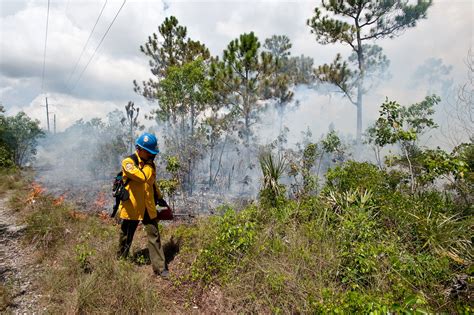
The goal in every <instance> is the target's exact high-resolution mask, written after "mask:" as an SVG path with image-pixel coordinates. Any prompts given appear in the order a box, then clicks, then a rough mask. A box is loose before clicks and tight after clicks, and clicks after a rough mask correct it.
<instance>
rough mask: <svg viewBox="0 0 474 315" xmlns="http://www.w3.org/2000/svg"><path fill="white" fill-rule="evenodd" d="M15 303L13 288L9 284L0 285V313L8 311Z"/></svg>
mask: <svg viewBox="0 0 474 315" xmlns="http://www.w3.org/2000/svg"><path fill="white" fill-rule="evenodd" d="M12 302H13V288H12V286H11V285H9V284H8V283H1V284H0V312H4V311H6V309H7V307H8V306H10V305H11V304H12Z"/></svg>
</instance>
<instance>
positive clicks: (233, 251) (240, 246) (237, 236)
mask: <svg viewBox="0 0 474 315" xmlns="http://www.w3.org/2000/svg"><path fill="white" fill-rule="evenodd" d="M255 211H256V209H255V208H252V207H250V208H247V209H245V210H244V211H242V212H241V213H236V212H235V211H234V210H233V209H231V208H228V209H227V210H226V211H225V213H224V215H223V216H222V217H219V218H218V219H217V220H216V222H215V224H216V226H215V232H214V233H212V235H213V238H212V239H211V240H210V242H209V243H207V244H205V245H204V247H203V248H202V249H201V251H200V253H199V255H198V256H197V259H196V261H195V262H194V263H193V266H192V277H193V279H195V280H197V279H200V280H203V281H204V282H209V281H211V279H213V278H215V276H216V275H218V274H220V275H221V276H222V275H223V274H225V273H226V272H227V271H229V270H232V269H233V268H234V267H235V266H236V264H237V262H238V261H239V259H240V258H241V257H242V256H243V255H245V253H246V251H247V250H248V249H249V248H250V246H251V245H252V244H253V241H254V240H255V235H256V228H257V224H256V222H255Z"/></svg>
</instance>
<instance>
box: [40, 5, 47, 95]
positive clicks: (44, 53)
mask: <svg viewBox="0 0 474 315" xmlns="http://www.w3.org/2000/svg"><path fill="white" fill-rule="evenodd" d="M48 25H49V0H48V12H47V14H46V36H45V39H44V51H43V74H42V75H41V92H43V87H44V69H45V65H46V43H47V42H48Z"/></svg>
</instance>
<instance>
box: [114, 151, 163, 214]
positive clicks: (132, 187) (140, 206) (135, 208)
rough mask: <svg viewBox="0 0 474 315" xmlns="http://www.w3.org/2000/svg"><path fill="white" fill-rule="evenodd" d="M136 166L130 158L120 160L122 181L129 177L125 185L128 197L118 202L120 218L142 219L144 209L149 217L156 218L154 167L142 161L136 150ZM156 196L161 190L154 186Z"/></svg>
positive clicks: (159, 194)
mask: <svg viewBox="0 0 474 315" xmlns="http://www.w3.org/2000/svg"><path fill="white" fill-rule="evenodd" d="M135 155H136V156H137V158H138V166H136V165H135V163H134V162H133V160H132V158H130V157H127V158H125V159H124V160H123V161H122V172H123V175H124V176H123V180H124V182H125V181H126V180H127V179H130V181H129V182H128V184H127V186H126V187H125V188H126V189H127V190H128V192H129V193H130V198H129V199H128V200H126V201H122V202H120V208H119V209H120V219H125V220H143V218H144V215H145V209H146V210H147V211H148V215H149V216H150V219H154V218H156V215H157V214H156V207H155V198H154V196H153V184H154V183H155V180H156V169H155V167H154V164H152V163H146V164H145V163H144V162H143V161H142V160H141V159H140V157H139V156H138V154H137V152H135ZM156 189H157V192H158V196H159V198H161V192H160V190H159V189H158V187H156Z"/></svg>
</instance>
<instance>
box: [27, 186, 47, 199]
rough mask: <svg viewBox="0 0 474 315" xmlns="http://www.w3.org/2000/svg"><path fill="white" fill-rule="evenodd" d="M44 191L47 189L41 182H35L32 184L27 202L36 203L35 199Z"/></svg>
mask: <svg viewBox="0 0 474 315" xmlns="http://www.w3.org/2000/svg"><path fill="white" fill-rule="evenodd" d="M44 191H45V189H44V188H43V187H42V186H41V185H40V184H38V183H37V182H33V183H32V184H31V191H30V194H29V195H28V199H26V202H27V203H28V204H30V203H34V202H35V199H36V198H38V197H39V196H40V195H41V194H42V193H43V192H44Z"/></svg>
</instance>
